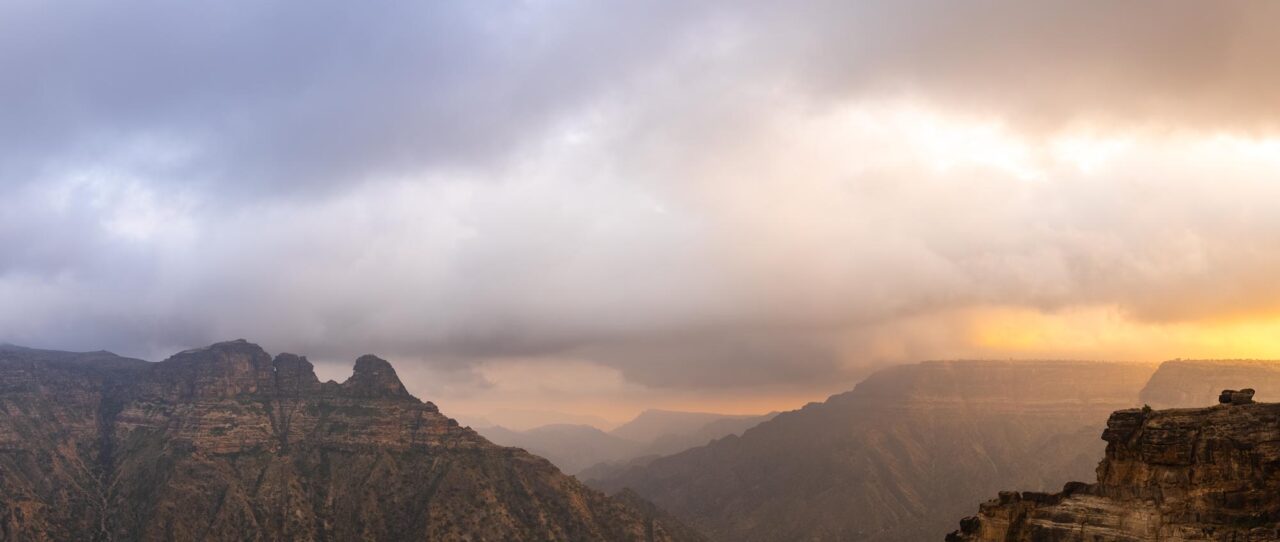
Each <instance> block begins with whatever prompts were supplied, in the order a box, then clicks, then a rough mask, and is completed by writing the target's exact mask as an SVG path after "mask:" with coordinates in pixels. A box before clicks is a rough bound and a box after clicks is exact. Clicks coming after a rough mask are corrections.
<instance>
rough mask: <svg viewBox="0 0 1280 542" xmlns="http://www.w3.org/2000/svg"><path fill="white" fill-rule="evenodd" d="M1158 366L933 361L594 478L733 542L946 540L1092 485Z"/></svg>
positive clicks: (601, 484)
mask: <svg viewBox="0 0 1280 542" xmlns="http://www.w3.org/2000/svg"><path fill="white" fill-rule="evenodd" d="M1154 370H1155V366H1154V365H1150V364H1126V363H1096V362H1073V361H950V362H927V363H921V364H916V365H907V366H900V367H894V368H890V369H886V370H883V371H880V372H878V373H876V374H874V375H872V376H871V377H870V378H868V379H867V380H866V381H864V382H862V383H860V384H858V386H857V387H856V388H855V389H854V390H853V391H850V392H847V393H844V394H840V395H836V396H834V397H831V398H830V399H828V400H827V401H826V402H824V403H820V404H811V405H808V406H806V407H805V408H802V409H800V410H797V411H793V412H785V413H782V414H779V415H778V416H777V417H775V418H773V419H772V420H770V421H768V422H765V423H762V424H760V425H758V426H756V427H754V428H751V429H748V430H747V431H746V432H745V433H743V434H742V436H740V437H727V438H724V439H720V440H717V441H715V442H713V443H711V444H709V445H707V446H704V447H700V448H695V449H692V450H688V451H685V452H683V453H679V454H675V455H672V456H669V457H664V458H661V459H657V460H654V461H652V462H650V463H648V464H647V465H642V466H636V467H632V468H629V469H625V470H623V471H621V472H617V473H613V474H611V475H610V476H607V477H603V478H601V479H597V480H593V481H591V482H590V483H592V484H594V485H596V486H597V487H600V488H602V489H605V490H607V491H616V490H621V489H622V488H631V489H632V490H634V491H635V492H636V493H638V494H640V495H642V496H644V497H645V498H647V499H650V500H652V501H654V502H656V503H657V504H658V505H659V506H662V507H664V508H665V509H667V510H670V511H671V512H672V513H673V514H675V515H677V516H678V517H680V518H681V519H682V520H684V521H686V522H689V523H691V524H692V525H694V526H695V527H698V528H700V529H701V530H703V531H704V532H706V533H708V535H709V536H712V537H713V538H715V539H717V540H724V541H735V542H738V541H791V540H810V541H877V542H885V541H902V542H917V541H919V540H931V539H932V540H937V539H941V538H942V537H943V536H944V535H945V534H946V533H947V532H948V531H950V530H952V529H954V528H955V522H956V520H958V519H959V518H961V517H964V516H965V515H967V514H971V513H972V506H973V503H974V502H977V501H978V500H981V499H982V498H984V497H985V496H987V495H992V494H994V493H995V492H996V491H998V490H999V489H1001V488H1005V487H1019V488H1028V489H1035V488H1039V489H1046V490H1047V489H1056V488H1059V487H1062V484H1063V483H1064V482H1066V481H1068V480H1072V479H1078V478H1079V477H1081V476H1086V475H1088V474H1089V473H1090V472H1091V471H1092V470H1093V468H1094V467H1095V466H1096V465H1097V461H1098V460H1097V458H1098V457H1099V456H1101V454H1102V447H1103V442H1102V441H1101V440H1099V439H1098V434H1099V433H1100V432H1101V431H1102V428H1103V427H1104V426H1105V423H1106V420H1107V416H1108V415H1109V414H1110V413H1111V412H1112V411H1114V410H1116V409H1118V408H1127V407H1132V406H1135V404H1137V403H1136V401H1137V393H1138V390H1140V389H1141V388H1142V386H1143V384H1144V383H1145V382H1146V381H1147V379H1148V377H1149V376H1150V375H1151V373H1152V372H1153V371H1154Z"/></svg>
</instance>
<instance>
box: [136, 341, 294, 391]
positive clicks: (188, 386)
mask: <svg viewBox="0 0 1280 542" xmlns="http://www.w3.org/2000/svg"><path fill="white" fill-rule="evenodd" d="M157 370H158V371H159V372H160V373H161V374H162V375H164V376H166V377H168V378H167V380H170V381H174V380H176V381H178V382H181V383H182V384H183V387H184V388H185V390H184V392H185V393H186V394H188V395H193V396H199V397H230V396H234V395H243V394H254V393H259V392H265V391H268V390H270V388H271V387H272V386H273V385H274V383H275V369H274V367H273V365H272V360H271V355H270V354H268V353H267V351H266V350H263V349H262V347H261V346H258V345H256V344H254V343H251V342H249V341H246V340H244V339H237V340H234V341H226V342H220V343H214V344H212V345H209V346H206V347H204V348H195V349H191V350H186V351H183V352H179V353H177V354H174V355H173V356H171V357H170V358H169V359H167V360H165V361H163V362H160V364H159V367H158V368H157Z"/></svg>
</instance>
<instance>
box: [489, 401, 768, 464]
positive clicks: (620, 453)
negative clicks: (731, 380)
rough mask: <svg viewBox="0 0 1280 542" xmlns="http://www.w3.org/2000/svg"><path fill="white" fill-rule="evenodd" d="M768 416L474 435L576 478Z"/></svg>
mask: <svg viewBox="0 0 1280 542" xmlns="http://www.w3.org/2000/svg"><path fill="white" fill-rule="evenodd" d="M774 415H776V414H775V413H770V414H765V415H728V414H713V413H707V412H680V411H670V410H646V411H644V412H642V413H640V415H638V416H637V417H636V418H635V419H633V420H631V421H629V422H627V423H625V424H622V425H620V426H618V427H617V428H616V429H614V430H613V431H610V432H608V433H606V432H604V431H601V430H599V429H596V428H594V427H591V426H588V425H570V424H552V425H546V426H542V427H536V428H533V429H529V430H525V431H515V430H511V429H507V428H505V427H500V426H499V427H479V428H476V431H478V432H479V433H480V434H481V435H484V436H485V438H488V439H489V440H492V441H493V442H495V443H498V444H502V445H504V446H518V447H521V448H524V449H526V450H528V451H530V452H532V453H535V454H537V455H540V456H542V457H545V458H547V459H549V460H550V461H551V462H552V463H555V465H556V466H557V467H560V469H561V470H563V471H565V472H567V473H570V474H578V473H581V472H583V471H584V470H586V469H588V468H590V467H598V468H597V469H596V471H597V472H611V471H610V470H609V468H610V467H609V466H611V465H620V464H628V463H630V462H631V461H633V460H635V459H636V458H639V457H649V456H661V455H667V454H672V453H676V452H680V451H683V450H687V449H689V448H693V447H695V446H702V445H704V444H707V443H709V442H711V441H713V440H715V439H718V438H722V437H725V436H729V435H734V434H741V433H742V432H743V431H745V430H746V429H748V428H750V427H753V426H755V425H757V424H759V423H760V422H763V421H766V420H768V419H770V418H772V417H773V416H774Z"/></svg>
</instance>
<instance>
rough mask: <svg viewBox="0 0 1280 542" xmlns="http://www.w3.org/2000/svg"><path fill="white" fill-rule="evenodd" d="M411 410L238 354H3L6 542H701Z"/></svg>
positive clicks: (390, 374)
mask: <svg viewBox="0 0 1280 542" xmlns="http://www.w3.org/2000/svg"><path fill="white" fill-rule="evenodd" d="M636 502H638V501H637V500H636V499H631V500H628V501H626V502H623V501H615V500H612V499H609V498H607V497H605V496H604V495H602V494H600V493H598V492H596V491H593V490H591V489H589V488H586V487H584V486H582V485H581V484H580V483H578V482H577V481H576V480H574V479H573V478H571V477H568V476H565V475H563V474H561V473H560V472H559V471H558V470H557V469H556V468H555V467H553V466H552V465H551V464H550V463H548V462H547V461H546V460H544V459H542V458H539V457H536V456H533V455H530V454H528V453H526V452H524V451H523V450H519V449H515V448H504V447H499V446H496V445H493V444H491V443H489V442H488V441H486V440H485V439H483V438H481V437H480V436H478V435H477V434H476V433H475V432H473V431H471V430H470V429H468V428H464V427H459V426H458V424H457V423H456V422H454V421H453V420H451V419H449V418H447V417H445V416H444V415H442V414H441V413H440V412H439V411H438V410H437V409H436V407H435V406H434V405H432V404H431V403H424V402H421V401H419V400H418V399H416V398H414V397H413V396H411V395H410V394H409V393H408V392H407V391H406V390H405V388H404V386H403V385H401V383H400V380H399V379H398V378H397V376H396V373H395V370H394V369H393V368H392V367H391V365H390V364H388V363H387V362H386V361H383V360H381V359H378V358H376V357H373V356H364V357H361V358H360V359H359V360H357V362H356V365H355V370H354V374H353V375H352V376H351V378H350V379H348V380H347V381H346V382H343V383H341V384H339V383H336V382H332V381H331V382H325V383H321V382H320V381H319V380H318V379H317V378H316V376H315V373H314V371H313V369H312V365H311V363H309V362H308V361H307V360H306V358H303V357H299V356H295V355H291V354H280V355H278V356H276V357H275V358H274V359H273V358H271V357H270V356H269V355H268V354H267V353H266V352H265V351H263V350H262V349H261V348H259V347H258V346H256V345H253V344H250V343H247V342H244V341H234V342H229V343H220V344H216V345H213V346H210V347H208V348H203V349H198V350H191V351H187V352H183V353H180V354H177V355H175V356H173V357H172V358H170V359H168V360H166V361H164V362H160V363H149V362H145V361H140V360H133V359H127V358H121V357H117V356H114V355H112V354H110V353H106V352H95V353H86V354H71V353H65V352H52V351H42V350H30V349H23V348H16V347H10V346H0V540H344V541H345V540H696V539H698V538H699V537H698V535H697V534H696V533H693V532H692V531H689V530H687V529H686V528H684V527H681V526H679V525H675V524H673V523H672V520H670V519H669V518H667V517H666V516H664V515H662V514H659V513H657V511H656V509H654V508H653V507H652V506H651V505H650V506H643V505H637V504H636Z"/></svg>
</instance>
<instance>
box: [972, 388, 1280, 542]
mask: <svg viewBox="0 0 1280 542" xmlns="http://www.w3.org/2000/svg"><path fill="white" fill-rule="evenodd" d="M1252 395H1253V390H1240V391H1234V390H1226V391H1224V392H1223V393H1222V394H1221V398H1220V402H1221V403H1222V404H1220V405H1217V406H1213V407H1208V408H1195V409H1171V410H1158V411H1155V410H1150V409H1147V408H1143V409H1130V410H1121V411H1118V412H1115V413H1114V414H1112V415H1111V418H1110V419H1109V420H1108V422H1107V429H1106V430H1105V431H1104V432H1103V435H1102V438H1103V440H1105V441H1106V442H1107V449H1106V455H1105V458H1104V459H1103V460H1102V462H1101V463H1099V465H1098V469H1097V472H1098V479H1097V482H1096V483H1093V484H1086V483H1082V482H1072V483H1069V484H1067V485H1066V487H1064V488H1063V491H1062V492H1060V493H1034V492H1022V493H1018V492H1002V493H1000V495H999V497H998V498H996V499H994V500H991V501H988V502H986V503H983V504H982V505H981V506H980V507H979V511H978V515H977V516H973V517H968V518H965V519H964V520H962V521H961V522H960V526H961V528H960V530H958V531H956V532H953V533H951V534H950V535H948V536H947V540H948V541H949V542H978V541H982V542H997V541H999V542H1032V541H1034V542H1058V541H1073V542H1074V541H1126V542H1138V541H1142V542H1147V541H1151V542H1155V541H1161V542H1175V541H1191V540H1200V541H1218V542H1262V541H1277V540H1280V404H1276V403H1253V402H1252Z"/></svg>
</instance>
